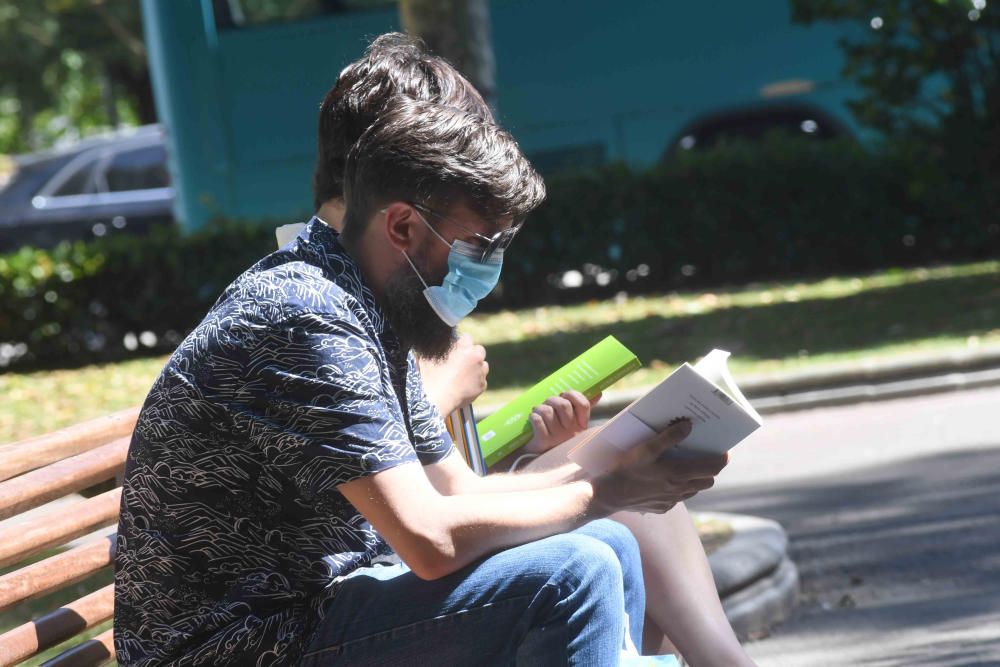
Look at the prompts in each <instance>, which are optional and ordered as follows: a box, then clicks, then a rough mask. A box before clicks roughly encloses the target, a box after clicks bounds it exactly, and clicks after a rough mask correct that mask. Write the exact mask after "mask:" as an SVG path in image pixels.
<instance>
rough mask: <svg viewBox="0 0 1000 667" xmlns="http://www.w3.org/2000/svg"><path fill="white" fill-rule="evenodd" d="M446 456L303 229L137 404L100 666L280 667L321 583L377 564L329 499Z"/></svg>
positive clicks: (250, 277)
mask: <svg viewBox="0 0 1000 667" xmlns="http://www.w3.org/2000/svg"><path fill="white" fill-rule="evenodd" d="M451 450H452V442H451V439H450V438H449V436H448V434H447V431H445V429H444V424H443V422H442V420H441V417H440V415H439V414H438V413H437V411H436V409H435V408H433V407H432V406H431V404H430V402H429V401H428V400H427V397H426V395H425V394H424V391H423V386H422V384H421V381H420V376H419V374H418V371H417V367H416V363H415V361H414V358H413V355H412V354H411V353H408V352H407V351H406V350H404V349H402V348H401V346H400V343H399V340H398V339H397V338H396V336H395V335H394V334H393V333H392V331H391V329H389V327H388V325H387V323H386V321H385V318H384V316H383V314H382V312H381V311H380V309H379V307H378V305H377V304H376V302H375V300H374V297H373V295H372V293H371V291H370V290H369V288H368V287H367V286H366V285H365V282H364V279H363V278H362V275H361V272H360V270H359V268H358V266H357V265H356V264H355V263H354V261H353V260H352V259H351V257H350V256H349V255H348V254H347V252H346V251H345V250H344V248H343V246H341V245H340V243H339V242H338V240H337V236H336V234H335V233H334V232H333V231H332V230H331V229H330V228H328V227H327V226H326V225H324V224H323V223H322V222H319V221H318V220H316V219H315V218H314V219H313V220H312V221H310V223H309V224H308V225H307V226H306V228H305V229H304V230H303V231H302V233H301V234H300V235H299V236H298V238H296V239H295V240H294V241H293V242H292V243H290V244H289V245H287V246H285V247H284V248H282V249H281V250H279V251H278V252H276V253H274V254H271V255H269V256H267V257H265V258H264V259H262V260H261V261H260V262H258V263H257V264H256V265H255V266H254V267H252V268H251V269H249V270H248V271H247V272H246V273H244V274H243V275H241V276H240V277H239V278H237V279H236V280H235V281H234V282H233V283H232V285H230V286H229V287H228V288H227V289H226V291H225V292H224V293H223V294H222V296H221V297H220V298H219V300H218V301H217V302H216V304H215V305H214V306H213V307H212V309H211V310H210V311H209V313H208V315H206V316H205V319H204V320H203V321H202V322H201V324H200V325H198V327H197V328H196V329H195V330H194V331H193V332H192V333H191V335H190V336H188V337H187V338H186V339H185V340H184V342H183V343H181V345H180V347H179V348H178V349H177V351H176V352H175V353H174V354H173V356H171V358H170V360H169V361H168V362H167V364H166V367H165V368H164V369H163V371H162V373H161V374H160V376H159V378H158V379H157V380H156V382H155V384H154V385H153V388H152V390H151V391H150V393H149V396H148V397H147V398H146V402H145V404H144V405H143V408H142V412H141V413H140V415H139V420H138V423H137V424H136V427H135V432H134V434H133V436H132V444H131V447H130V449H129V456H128V463H127V465H126V472H125V484H124V488H123V493H122V504H121V517H120V523H119V527H118V540H117V556H116V573H115V647H116V649H117V653H118V660H119V661H120V662H121V663H122V664H123V665H144V666H145V665H161V664H171V665H206V664H232V665H258V666H263V665H285V664H291V663H294V662H295V661H297V660H298V658H299V656H300V654H301V652H302V651H303V649H304V648H305V647H306V646H307V645H308V642H309V638H310V635H311V633H312V631H313V630H314V629H315V626H316V624H317V622H318V620H319V619H320V618H321V617H322V610H323V606H324V605H325V603H327V602H328V601H329V600H330V599H332V597H333V596H334V595H335V594H336V591H337V588H338V581H339V580H340V579H341V578H342V577H343V576H345V575H347V574H348V573H350V572H351V571H353V570H355V569H356V568H359V567H363V566H365V565H368V564H370V563H371V562H372V559H373V558H375V557H377V556H380V555H385V554H388V553H389V552H390V549H389V547H388V545H387V544H386V542H385V541H384V540H383V538H382V537H381V536H380V535H379V534H378V533H377V532H376V531H375V530H374V529H373V528H372V526H371V525H370V524H369V523H368V522H367V521H366V520H365V518H364V517H363V516H362V515H361V514H360V513H359V512H358V511H357V510H356V509H355V508H354V506H352V505H351V504H350V503H349V502H348V501H347V499H346V498H344V496H343V495H341V493H340V492H339V491H338V490H337V486H338V485H340V484H343V483H345V482H349V481H351V480H354V479H357V478H360V477H362V476H365V475H371V474H373V473H376V472H379V471H381V470H386V469H388V468H391V467H393V466H397V465H399V464H402V463H407V462H412V461H419V462H420V463H421V464H423V465H427V464H430V463H433V462H435V461H439V460H441V459H443V458H444V457H445V456H447V455H448V454H449V453H450V452H451Z"/></svg>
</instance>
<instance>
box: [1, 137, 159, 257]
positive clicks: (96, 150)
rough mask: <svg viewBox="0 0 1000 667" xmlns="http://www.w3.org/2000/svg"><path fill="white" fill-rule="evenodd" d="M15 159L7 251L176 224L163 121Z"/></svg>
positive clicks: (4, 237)
mask: <svg viewBox="0 0 1000 667" xmlns="http://www.w3.org/2000/svg"><path fill="white" fill-rule="evenodd" d="M14 162H15V168H14V169H15V170H14V173H13V175H12V176H11V177H10V179H9V180H8V182H7V184H6V185H5V186H4V187H3V189H2V190H0V252H9V251H12V250H16V249H18V248H20V247H22V246H25V245H30V246H34V247H38V248H50V247H52V246H54V245H56V244H57V243H59V242H60V241H77V240H84V241H85V240H89V239H93V238H97V237H102V236H107V235H109V234H120V233H135V234H142V233H146V232H148V230H149V229H150V228H151V227H154V226H156V225H172V224H174V216H173V211H172V205H173V198H174V193H173V189H172V188H171V187H170V178H169V176H168V174H167V153H166V147H165V142H164V137H163V131H162V129H161V128H160V126H158V125H149V126H145V127H141V128H136V129H134V130H127V131H121V132H118V133H116V134H114V135H109V136H105V137H97V138H92V139H87V140H84V141H82V142H80V143H79V144H77V145H76V146H73V147H72V148H70V149H67V150H59V151H49V152H45V153H38V154H32V155H24V156H20V157H17V158H15V160H14Z"/></svg>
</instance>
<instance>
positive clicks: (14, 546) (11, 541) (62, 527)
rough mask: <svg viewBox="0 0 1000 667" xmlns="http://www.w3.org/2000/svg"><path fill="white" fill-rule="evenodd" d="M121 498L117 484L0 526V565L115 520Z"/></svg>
mask: <svg viewBox="0 0 1000 667" xmlns="http://www.w3.org/2000/svg"><path fill="white" fill-rule="evenodd" d="M121 499H122V490H121V488H120V487H119V488H117V489H111V490H110V491H105V492H104V493H102V494H101V495H99V496H94V497H93V498H88V499H86V500H83V501H81V502H78V503H73V504H72V505H63V506H61V507H59V508H58V510H57V511H53V512H49V513H47V514H44V515H42V516H39V517H37V518H35V519H33V520H32V521H31V522H30V523H19V524H15V525H12V526H9V527H7V528H0V568H4V567H7V566H8V565H11V564H13V563H17V562H20V561H22V560H24V559H25V558H28V557H29V556H32V555H34V554H36V553H38V552H39V551H45V550H46V549H50V548H52V547H56V546H59V545H60V544H66V543H67V542H69V541H70V540H75V539H76V538H78V537H80V536H81V535H86V534H88V533H92V532H94V531H95V530H97V529H98V528H101V527H102V526H107V525H110V524H111V523H113V522H115V521H117V520H118V508H119V507H120V505H121ZM12 520H13V519H12Z"/></svg>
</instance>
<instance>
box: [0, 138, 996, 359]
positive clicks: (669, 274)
mask: <svg viewBox="0 0 1000 667" xmlns="http://www.w3.org/2000/svg"><path fill="white" fill-rule="evenodd" d="M980 203H981V197H980V195H979V193H977V192H975V191H972V190H970V189H969V188H968V187H967V186H966V185H965V183H963V182H957V181H952V180H950V178H949V176H948V174H946V173H943V171H942V170H940V169H938V168H936V166H935V165H934V163H933V162H928V161H924V162H921V161H915V160H913V159H912V158H911V157H901V156H899V155H896V154H894V153H891V152H888V151H887V152H883V153H878V154H872V153H867V152H865V151H863V150H862V149H861V148H859V147H858V146H856V145H853V144H850V143H830V142H826V143H821V142H804V141H801V140H794V139H791V138H785V137H778V136H776V137H772V138H770V139H769V140H768V141H765V142H762V143H757V144H753V145H749V144H747V145H734V146H728V147H726V148H724V149H718V150H714V151H710V152H700V153H692V154H684V155H680V156H678V158H677V159H675V160H673V161H672V162H670V163H669V164H665V165H662V166H659V167H657V168H655V169H652V170H649V171H645V172H635V171H632V170H629V169H627V168H626V167H623V166H620V165H614V166H609V167H606V168H602V169H599V170H594V171H588V172H584V173H576V174H569V175H564V176H562V177H557V178H553V179H551V181H550V182H549V199H548V201H547V202H546V203H545V204H544V205H543V207H542V208H541V209H540V210H539V211H538V212H536V214H535V215H533V216H532V218H531V220H529V221H528V224H527V227H526V228H525V230H524V232H523V233H522V234H521V236H520V237H519V238H518V240H517V241H516V242H515V243H514V245H513V246H512V247H511V249H510V250H509V252H508V255H507V261H506V265H505V267H504V275H503V279H502V282H501V285H500V288H499V289H498V290H497V291H496V292H495V293H494V294H493V295H491V297H490V298H489V299H488V300H487V302H486V303H484V304H483V308H497V307H516V306H529V305H536V304H543V303H559V302H569V301H579V300H583V299H590V298H601V297H605V296H610V295H612V294H614V293H616V292H618V291H622V290H625V291H628V292H645V291H656V290H669V289H676V288H701V287H709V286H714V285H720V284H734V283H737V284H738V283H744V282H747V281H753V280H761V279H778V278H789V277H804V276H816V275H824V274H831V273H839V272H853V271H865V270H869V269H879V268H885V267H889V266H905V265H915V264H927V263H933V262H937V261H960V260H971V259H978V258H982V257H989V256H996V253H997V252H998V250H1000V234H998V228H997V224H996V220H994V219H992V218H989V219H982V218H984V217H985V216H982V214H981V213H978V211H982V210H983V208H982V206H981V205H980ZM273 227H274V223H261V224H257V225H248V224H235V223H229V224H216V225H213V226H211V227H210V228H209V229H208V230H206V231H204V232H202V233H199V234H197V235H192V236H189V237H182V236H180V235H179V234H178V233H177V232H176V231H175V230H160V231H158V232H156V233H155V234H152V235H150V236H147V237H143V238H136V237H124V236H123V237H118V238H111V239H106V240H101V241H99V242H95V243H92V244H86V245H85V244H76V245H63V246H60V247H58V248H56V249H54V250H52V251H40V250H33V249H23V250H21V251H20V252H18V253H15V254H12V255H6V256H0V366H2V365H3V364H4V362H5V359H6V360H7V361H10V359H11V358H12V357H18V361H17V363H16V365H17V366H22V367H23V366H26V365H39V364H44V365H48V364H65V363H70V362H74V363H75V362H80V361H88V360H96V359H107V358H115V357H120V356H122V355H125V354H130V353H133V352H142V351H150V350H167V349H171V348H172V347H174V346H175V345H176V344H177V342H178V341H179V340H180V338H181V336H183V335H184V333H185V332H187V331H188V330H189V329H190V328H191V327H193V326H194V325H195V324H197V322H198V320H199V319H200V318H201V316H202V315H203V314H204V313H205V311H206V310H207V309H208V308H209V307H210V306H211V305H212V303H213V302H214V300H215V299H216V297H217V296H218V295H219V293H220V292H221V291H222V290H223V289H224V288H225V286H226V285H227V284H228V283H229V282H230V281H231V280H232V279H233V278H234V277H235V276H236V275H238V274H239V273H240V272H241V271H243V270H244V269H246V268H247V267H249V266H250V265H251V264H253V263H254V262H255V261H256V260H257V259H258V258H259V257H261V256H262V255H264V254H265V253H267V252H269V251H270V250H271V249H272V248H273V244H274V232H273ZM567 272H576V275H575V276H573V275H572V274H571V275H569V276H567ZM569 277H575V278H576V279H577V280H576V281H571V282H570V284H574V285H575V284H576V283H581V284H580V285H579V286H577V287H567V286H566V283H567V278H569ZM144 332H145V335H144V336H143V335H141V334H143V333H144ZM126 343H128V348H127V347H126ZM129 348H133V349H129Z"/></svg>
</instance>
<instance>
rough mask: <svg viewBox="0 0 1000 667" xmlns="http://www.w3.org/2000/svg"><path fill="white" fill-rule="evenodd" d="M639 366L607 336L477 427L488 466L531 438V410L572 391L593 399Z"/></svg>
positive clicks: (637, 361)
mask: <svg viewBox="0 0 1000 667" xmlns="http://www.w3.org/2000/svg"><path fill="white" fill-rule="evenodd" d="M641 365H642V364H641V363H640V362H639V358H638V357H636V356H635V355H634V354H632V352H631V350H629V349H628V348H627V347H625V346H624V345H622V344H621V343H619V342H618V340H617V339H616V338H615V337H614V336H608V337H607V338H605V339H604V340H602V341H601V342H600V343H598V344H597V345H595V346H593V347H592V348H590V349H589V350H587V351H586V352H584V353H583V354H581V355H580V356H579V357H577V358H576V359H574V360H573V361H571V362H569V363H568V364H566V365H565V366H563V367H562V368H560V369H559V370H557V371H556V372H555V373H553V374H552V375H550V376H548V377H547V378H545V379H544V380H542V381H541V382H539V383H538V384H536V385H535V386H534V387H532V388H531V389H529V390H528V391H526V392H524V393H523V394H521V395H520V396H518V397H517V398H515V399H514V400H513V401H511V402H510V403H508V404H507V405H505V406H503V407H502V408H500V409H499V410H497V411H496V412H494V413H493V414H491V415H490V416H489V417H487V418H486V419H484V420H482V421H481V422H479V424H477V427H476V430H477V431H478V432H479V443H480V446H481V447H482V452H483V459H484V460H485V461H486V465H487V466H492V465H493V464H494V463H496V462H497V461H499V460H500V459H502V458H503V457H505V456H507V455H508V454H510V453H511V452H513V451H514V450H515V449H517V448H518V447H520V446H521V445H523V444H524V443H526V442H528V440H530V439H531V433H532V431H531V422H530V421H529V419H528V418H529V416H530V415H531V411H532V410H533V409H534V408H536V407H537V406H539V405H541V404H542V403H544V402H545V401H546V400H547V399H549V398H551V397H552V396H557V395H559V394H561V393H562V392H564V391H569V390H571V389H575V390H576V391H579V392H580V393H582V394H583V395H584V396H586V397H587V398H593V397H594V396H597V395H598V394H599V393H601V392H602V391H604V390H605V389H606V388H607V387H609V386H611V385H612V384H614V383H615V382H617V381H618V380H620V379H621V378H623V377H625V376H626V375H628V374H629V373H631V372H632V371H634V370H636V369H637V368H639V367H640V366H641Z"/></svg>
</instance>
